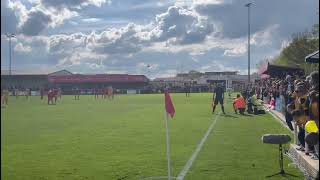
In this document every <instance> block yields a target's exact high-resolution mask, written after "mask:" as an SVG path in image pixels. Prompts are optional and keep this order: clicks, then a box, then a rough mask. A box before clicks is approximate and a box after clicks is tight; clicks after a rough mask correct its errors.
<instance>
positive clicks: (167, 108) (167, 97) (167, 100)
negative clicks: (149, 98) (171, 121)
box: [164, 91, 176, 118]
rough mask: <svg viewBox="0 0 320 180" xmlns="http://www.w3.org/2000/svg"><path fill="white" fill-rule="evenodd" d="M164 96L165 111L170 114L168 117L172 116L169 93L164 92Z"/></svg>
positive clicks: (172, 107) (173, 110) (172, 109)
mask: <svg viewBox="0 0 320 180" xmlns="http://www.w3.org/2000/svg"><path fill="white" fill-rule="evenodd" d="M164 97H165V106H166V111H167V113H168V114H170V117H171V118H173V116H174V114H175V112H176V111H175V109H174V106H173V103H172V100H171V97H170V93H169V92H168V91H165V92H164Z"/></svg>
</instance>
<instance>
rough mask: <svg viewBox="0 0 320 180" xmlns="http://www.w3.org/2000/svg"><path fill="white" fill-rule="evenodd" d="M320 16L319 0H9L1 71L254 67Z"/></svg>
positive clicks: (149, 72) (4, 6)
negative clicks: (248, 6)
mask: <svg viewBox="0 0 320 180" xmlns="http://www.w3.org/2000/svg"><path fill="white" fill-rule="evenodd" d="M248 2H253V5H252V6H251V12H250V22H251V36H250V44H251V71H252V72H255V71H256V70H257V64H258V63H259V62H260V61H262V60H264V59H270V58H273V57H276V56H277V55H279V53H280V51H281V49H283V48H284V47H286V46H287V45H288V44H289V43H290V38H291V37H292V34H294V33H298V32H303V31H306V30H310V29H311V28H312V26H313V25H314V24H315V23H317V22H318V21H319V17H318V16H319V15H318V6H319V1H318V0H281V1H279V0H268V1H266V0H251V1H249V0H68V1H65V0H1V70H2V71H5V70H8V69H9V43H8V42H9V41H8V38H6V36H5V34H6V33H14V34H15V37H14V38H13V39H12V72H13V73H28V74H43V73H51V72H54V71H57V70H62V69H66V70H69V71H71V72H73V73H86V74H100V73H128V74H144V75H146V76H147V77H149V78H155V77H168V76H174V75H175V74H177V73H183V72H188V71H190V70H196V71H200V72H207V71H239V73H240V74H246V73H247V63H248V60H247V59H248V56H247V39H248V24H247V23H248V21H247V16H248V8H247V7H245V6H244V5H245V4H246V3H248Z"/></svg>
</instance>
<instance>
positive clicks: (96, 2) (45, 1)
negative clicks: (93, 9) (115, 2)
mask: <svg viewBox="0 0 320 180" xmlns="http://www.w3.org/2000/svg"><path fill="white" fill-rule="evenodd" d="M105 3H108V4H109V3H111V0H67V1H66V0H41V4H42V5H43V6H45V7H49V8H57V9H63V8H67V9H72V8H76V9H81V8H83V7H85V6H89V5H93V6H98V7H100V6H102V4H105Z"/></svg>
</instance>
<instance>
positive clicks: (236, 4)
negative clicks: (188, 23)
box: [193, 0, 319, 38]
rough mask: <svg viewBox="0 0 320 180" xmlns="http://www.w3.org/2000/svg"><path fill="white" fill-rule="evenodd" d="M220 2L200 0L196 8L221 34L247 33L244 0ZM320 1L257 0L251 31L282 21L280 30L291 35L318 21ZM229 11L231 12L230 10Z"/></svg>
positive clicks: (252, 9) (238, 34) (194, 6)
mask: <svg viewBox="0 0 320 180" xmlns="http://www.w3.org/2000/svg"><path fill="white" fill-rule="evenodd" d="M221 2H222V3H218V4H212V3H211V4H208V3H197V4H194V5H193V8H194V9H195V11H196V12H198V13H199V14H200V15H203V16H208V18H209V19H210V20H212V21H214V22H215V24H216V25H217V26H219V29H220V33H221V35H223V36H225V37H230V38H238V37H242V36H245V35H246V34H247V8H246V7H245V6H244V5H245V4H246V2H243V1H221ZM318 6H319V1H300V0H282V1H277V0H269V1H264V0H256V1H254V4H253V5H252V7H251V18H250V21H251V32H252V33H255V32H257V31H261V30H263V29H265V28H267V27H270V26H272V25H274V24H279V25H280V27H281V28H280V29H279V30H280V31H279V34H280V35H281V36H288V34H289V35H290V34H291V33H292V30H293V29H294V30H295V31H304V30H305V29H304V28H305V27H308V26H309V25H310V24H314V23H316V22H317V21H318V18H317V17H316V9H315V8H314V9H313V8H312V7H318ZM227 12H230V13H227ZM297 22H298V23H297Z"/></svg>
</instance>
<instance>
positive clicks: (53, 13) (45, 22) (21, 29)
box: [1, 0, 111, 36]
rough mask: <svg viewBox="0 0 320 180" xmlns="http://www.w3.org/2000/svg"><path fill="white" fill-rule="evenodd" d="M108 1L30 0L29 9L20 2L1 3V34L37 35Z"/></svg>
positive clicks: (108, 1) (10, 0)
mask: <svg viewBox="0 0 320 180" xmlns="http://www.w3.org/2000/svg"><path fill="white" fill-rule="evenodd" d="M110 2H111V1H110V0H70V1H64V0H39V1H34V0H32V1H31V2H30V3H31V4H32V6H31V8H29V9H28V8H27V6H26V4H24V3H22V2H21V1H13V0H2V1H1V20H2V21H3V22H2V24H1V25H2V26H3V27H4V28H2V27H1V32H2V33H5V32H16V33H22V34H24V35H27V36H35V35H39V34H40V33H41V32H43V31H44V30H46V29H47V28H49V27H50V28H55V27H57V26H60V25H62V24H63V23H64V22H65V21H66V20H68V19H71V18H73V17H76V16H78V15H79V11H80V10H81V9H82V8H83V7H86V6H89V5H92V6H98V7H100V6H102V4H105V3H110Z"/></svg>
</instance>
